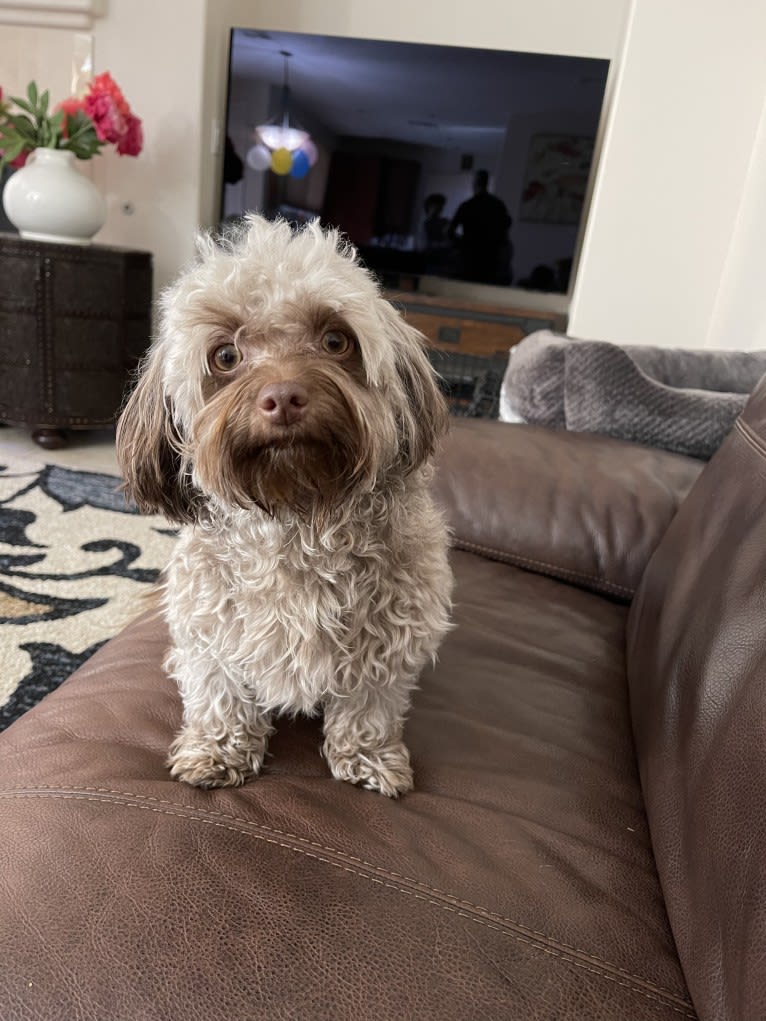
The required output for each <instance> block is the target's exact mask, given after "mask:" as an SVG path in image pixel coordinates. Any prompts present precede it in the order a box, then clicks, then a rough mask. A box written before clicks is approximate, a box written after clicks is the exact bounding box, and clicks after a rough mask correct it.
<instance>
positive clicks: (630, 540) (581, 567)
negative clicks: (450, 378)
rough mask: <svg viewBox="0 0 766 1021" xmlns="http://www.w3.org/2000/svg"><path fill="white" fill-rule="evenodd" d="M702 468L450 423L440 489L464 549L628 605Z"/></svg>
mask: <svg viewBox="0 0 766 1021" xmlns="http://www.w3.org/2000/svg"><path fill="white" fill-rule="evenodd" d="M702 465H703V462H701V461H698V460H695V459H694V458H691V457H685V456H683V455H680V454H670V453H667V452H666V451H663V450H653V449H651V448H648V447H641V446H639V445H638V444H635V443H625V442H623V441H620V440H614V439H611V438H609V437H606V436H597V435H593V434H586V433H582V434H580V433H567V432H561V431H558V430H554V429H546V428H542V427H539V426H528V425H509V424H507V423H505V422H496V421H485V420H481V419H452V420H451V426H450V435H449V436H448V437H447V438H446V440H445V442H444V445H443V448H442V451H441V456H440V458H439V464H438V471H437V476H436V480H435V484H434V490H435V495H436V498H437V500H438V501H439V503H440V504H441V506H442V507H443V508H444V510H445V512H446V515H447V520H448V522H449V525H450V527H451V529H452V534H453V541H454V545H455V546H456V547H457V548H458V549H464V550H468V551H469V552H471V553H479V554H481V555H483V556H486V557H489V558H490V559H493V560H500V561H502V562H504V563H508V564H514V565H515V566H516V567H523V568H525V569H527V570H530V571H534V572H535V573H537V574H546V575H549V576H550V577H553V578H558V579H560V580H562V581H567V582H569V583H570V584H572V585H578V586H580V587H581V588H586V589H590V590H591V591H593V592H599V593H602V594H604V595H609V596H612V597H613V598H615V599H618V600H620V601H621V602H626V603H628V602H630V600H631V599H632V598H633V594H634V591H635V589H636V586H637V585H638V583H639V581H640V579H641V576H642V574H643V572H644V569H645V567H646V564H647V562H648V560H649V557H650V556H651V554H652V553H653V552H654V549H655V547H656V546H657V543H658V542H659V541H660V538H661V537H662V535H663V533H664V532H665V529H666V528H667V527H668V524H669V523H670V521H671V519H672V517H673V515H674V514H675V513H676V510H677V509H678V506H679V504H680V503H681V501H682V500H683V498H684V497H685V496H686V494H687V493H688V491H689V489H690V488H691V486H692V483H693V482H694V481H695V479H696V478H697V476H698V475H699V473H700V471H701V469H702Z"/></svg>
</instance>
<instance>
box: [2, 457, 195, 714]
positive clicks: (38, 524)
mask: <svg viewBox="0 0 766 1021" xmlns="http://www.w3.org/2000/svg"><path fill="white" fill-rule="evenodd" d="M119 485H120V480H119V479H118V478H116V477H114V476H112V475H103V474H99V473H97V472H88V471H75V470H72V469H68V468H62V467H58V466H54V465H47V464H44V463H43V462H39V463H36V462H34V461H30V460H28V459H26V458H23V459H20V458H3V457H2V456H1V455H0V730H2V729H4V728H5V727H7V726H8V725H9V724H10V723H12V722H13V721H14V720H15V719H17V718H18V717H19V716H20V715H21V714H22V713H24V712H26V710H27V709H29V708H31V707H32V706H33V705H34V704H35V703H37V702H39V701H40V699H41V698H43V697H44V696H45V695H47V694H48V692H50V691H52V690H53V689H54V688H56V687H58V685H59V684H60V683H61V682H62V681H63V680H65V679H66V678H67V677H68V676H69V675H70V674H71V673H72V672H73V671H74V670H76V669H77V667H79V666H80V665H81V664H82V663H84V662H85V660H86V659H88V658H89V657H90V656H92V655H93V653H94V652H95V651H96V650H97V649H98V648H100V647H101V645H103V644H104V642H106V641H107V640H108V639H109V638H111V637H112V636H113V635H115V634H117V632H118V631H120V630H121V629H122V628H123V627H124V626H125V625H126V624H127V623H129V621H131V620H132V619H134V618H135V617H137V616H138V615H139V614H140V613H141V612H142V610H143V609H144V608H145V607H144V600H142V599H141V595H142V593H146V592H149V591H150V590H151V587H152V586H153V585H154V583H155V581H156V580H157V577H158V575H159V573H160V571H161V570H162V568H163V567H164V566H165V564H166V563H167V561H168V559H169V557H170V553H171V550H172V547H173V543H174V542H175V534H176V533H175V531H174V530H173V529H172V527H171V526H169V524H168V522H167V521H166V520H165V519H164V518H162V517H152V516H147V515H141V514H139V513H138V512H137V510H136V509H135V507H132V506H130V505H129V504H128V503H127V502H126V500H125V498H124V497H123V495H122V493H121V492H120V491H119Z"/></svg>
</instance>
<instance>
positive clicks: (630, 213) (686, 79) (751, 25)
mask: <svg viewBox="0 0 766 1021" xmlns="http://www.w3.org/2000/svg"><path fill="white" fill-rule="evenodd" d="M2 7H3V4H2V2H1V0H0V13H1V12H2ZM232 26H241V27H258V28H264V29H269V28H271V29H274V30H277V29H282V30H285V31H295V32H316V33H321V34H329V35H332V34H335V35H349V36H360V37H368V38H381V39H400V40H410V41H414V42H432V43H442V44H448V45H450V44H452V45H462V46H465V45H468V46H477V47H495V48H510V49H522V50H523V49H528V50H541V51H544V50H548V51H551V52H560V53H570V54H579V55H583V56H596V57H608V58H612V59H613V60H614V68H613V73H612V75H611V76H610V85H609V94H608V110H607V116H606V117H605V119H604V121H603V123H602V142H603V145H602V150H601V154H600V160H599V165H598V173H597V176H596V179H595V186H594V190H593V196H592V203H591V210H590V217H589V220H588V226H587V231H586V233H585V237H584V241H583V246H582V252H581V258H580V265H579V271H578V272H577V275H576V283H575V290H574V293H573V295H572V301H571V306H570V332H571V333H573V334H574V335H576V336H580V337H594V338H599V339H606V340H617V341H621V342H628V341H630V342H633V343H652V344H663V345H666V346H686V347H702V346H706V345H708V346H709V345H711V344H715V345H716V346H729V347H733V348H737V347H752V346H755V344H756V343H760V344H761V345H762V346H763V345H764V344H766V340H764V336H763V320H764V315H766V311H765V310H764V297H763V294H764V291H765V290H766V289H764V288H763V287H762V285H761V282H760V274H758V273H757V272H756V270H755V269H754V267H755V266H760V265H762V264H763V262H764V259H765V258H766V240H764V239H766V203H764V200H763V197H762V196H763V188H762V181H763V179H764V172H765V171H766V152H765V151H764V150H765V149H766V143H764V141H763V131H764V129H763V128H762V129H761V132H762V134H761V141H760V143H759V144H757V143H758V137H759V136H758V130H759V127H758V126H759V122H760V117H761V111H762V107H763V98H764V92H765V91H766V61H765V60H764V59H763V39H764V38H766V5H764V4H758V3H754V2H753V0H728V2H727V3H726V4H724V3H723V2H722V0H696V2H695V3H694V4H690V3H689V2H688V0H538V2H537V3H536V4H534V5H530V4H528V3H527V2H526V0H524V2H522V0H473V2H472V3H470V4H468V3H465V0H441V2H440V4H438V5H435V4H413V3H412V2H411V0H389V2H387V3H386V4H378V3H372V2H371V0H324V2H322V3H306V2H305V0H151V2H150V0H109V2H108V4H107V5H106V14H105V16H104V17H101V18H97V19H96V20H95V21H94V25H93V36H94V40H95V67H96V70H97V71H99V70H104V69H107V68H108V69H109V70H111V71H112V73H113V74H114V76H115V78H116V79H117V80H118V81H119V82H120V84H121V85H122V86H123V88H124V90H125V93H126V95H127V96H128V98H129V99H130V101H131V103H132V104H133V106H134V107H135V109H136V112H137V113H138V114H139V115H140V116H141V117H143V119H144V122H145V129H146V149H145V152H144V154H142V156H141V157H139V158H138V159H137V160H131V159H128V158H123V159H120V158H119V157H117V156H116V155H114V154H113V153H108V154H106V155H103V156H100V157H99V158H98V159H96V160H93V161H92V163H91V166H90V167H89V168H88V169H90V171H91V172H92V173H93V175H94V177H95V179H96V180H97V182H98V183H99V184H100V185H101V187H102V188H103V190H104V192H105V193H106V195H107V199H108V204H109V218H108V221H107V224H106V226H105V228H104V229H103V230H102V231H101V232H100V233H99V235H98V236H97V240H98V241H100V242H107V243H119V244H126V245H131V246H136V247H141V248H148V249H150V250H152V251H153V252H154V254H155V280H156V283H157V285H158V286H161V285H163V284H164V283H166V282H167V281H168V280H169V279H170V277H172V276H173V275H174V274H175V273H176V272H177V270H178V268H179V267H180V266H181V265H182V264H183V263H184V262H185V261H186V260H187V259H188V258H189V257H190V255H191V253H192V238H193V233H194V230H195V228H196V226H197V224H198V223H203V224H212V223H214V222H215V221H216V219H217V214H218V201H219V200H218V195H219V179H220V178H219V175H220V154H221V135H222V117H223V111H224V98H225V89H226V58H227V46H228V32H229V28H230V27H232ZM71 36H72V33H71V32H69V33H67V32H65V31H63V30H57V31H53V32H52V30H42V29H40V28H31V27H29V28H16V27H13V28H9V27H7V26H3V27H2V30H0V68H1V69H2V70H1V71H0V84H3V85H4V86H6V85H9V86H13V87H14V88H19V87H21V85H22V84H25V82H26V80H27V79H28V78H31V77H37V78H38V80H39V81H40V82H41V83H42V82H44V83H45V84H50V86H51V88H54V87H55V83H56V82H61V83H62V84H63V85H64V86H66V84H67V83H68V78H69V61H70V52H71V45H70V43H71ZM14 76H15V81H14ZM126 205H127V209H128V210H129V209H130V208H131V207H132V210H133V211H132V213H129V212H127V211H126Z"/></svg>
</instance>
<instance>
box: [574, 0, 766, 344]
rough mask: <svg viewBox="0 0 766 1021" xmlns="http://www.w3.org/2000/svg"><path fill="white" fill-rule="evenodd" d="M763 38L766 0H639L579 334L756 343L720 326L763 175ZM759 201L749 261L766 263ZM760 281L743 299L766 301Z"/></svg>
mask: <svg viewBox="0 0 766 1021" xmlns="http://www.w3.org/2000/svg"><path fill="white" fill-rule="evenodd" d="M764 40H766V4H762V3H754V2H753V0H728V2H727V3H723V2H722V0H695V3H694V4H693V5H692V4H689V3H685V2H683V0H635V2H634V4H633V10H632V17H631V20H630V23H629V25H628V28H627V32H626V38H625V46H624V51H623V54H622V58H621V61H620V70H619V75H618V80H617V83H616V92H615V97H614V104H613V109H612V115H611V118H610V123H609V126H608V130H607V134H606V138H605V144H604V149H603V152H602V156H601V162H600V167H599V172H598V179H597V186H596V193H595V195H594V199H593V203H592V206H591V212H590V217H589V221H588V226H587V232H586V237H585V244H584V247H583V252H582V258H581V262H580V271H579V274H578V276H577V281H576V285H575V290H574V296H573V301H572V304H571V307H570V332H572V333H573V334H574V335H575V336H579V337H592V338H596V339H605V340H609V339H614V340H619V341H621V342H625V343H634V344H660V345H662V346H676V345H681V346H685V347H705V346H709V345H710V344H711V343H713V342H714V343H715V344H717V345H719V346H724V345H725V346H731V347H741V346H743V345H748V342H749V340H750V338H749V337H742V336H741V335H737V334H736V333H735V332H734V331H733V330H732V329H730V328H729V327H728V325H727V324H726V323H724V322H722V321H720V320H719V322H718V325H717V327H716V329H715V330H714V329H713V315H714V310H715V306H716V300H717V296H718V293H719V289H720V287H721V284H722V281H723V277H724V271H725V268H726V265H727V263H728V262H729V261H730V260H732V264H736V262H737V251H738V249H740V248H741V247H742V245H743V244H747V243H748V242H747V240H746V238H745V237H744V236H743V235H742V234H740V235H737V234H735V227H736V224H737V219H738V214H739V210H740V204H741V202H742V199H743V194H744V193H745V192H746V190H747V189H748V187H755V184H754V183H751V184H750V185H749V184H748V182H749V181H751V182H754V180H755V178H754V176H751V175H755V174H756V173H757V171H756V169H755V166H754V165H753V164H752V163H751V160H752V159H753V155H754V151H755V143H756V137H757V132H758V124H759V119H760V115H761V110H762V106H763V98H764V94H766V49H765V48H764ZM762 173H763V159H762V160H761V163H760V174H761V175H762ZM759 187H760V189H762V188H763V176H760V185H759ZM753 206H754V212H757V214H758V216H759V218H760V223H759V226H758V228H757V231H758V234H757V237H755V236H754V234H753V232H752V231H751V232H750V238H751V242H750V248H751V259H758V261H759V262H760V263H761V264H762V263H763V260H764V257H765V256H766V240H765V239H766V216H764V206H763V203H761V204H760V207H759V209H757V210H756V209H755V206H756V203H755V202H754V203H753ZM761 292H762V286H761V285H760V284H756V281H755V280H753V281H752V284H751V285H750V286H746V287H743V289H742V292H741V294H740V296H739V300H740V301H741V302H743V303H745V304H747V303H748V302H751V301H756V302H758V304H759V305H760V308H761V309H763V304H762V300H763V299H762V297H761Z"/></svg>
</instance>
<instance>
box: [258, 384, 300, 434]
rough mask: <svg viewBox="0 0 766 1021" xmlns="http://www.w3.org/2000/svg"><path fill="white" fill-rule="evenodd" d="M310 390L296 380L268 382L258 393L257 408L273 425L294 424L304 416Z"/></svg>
mask: <svg viewBox="0 0 766 1021" xmlns="http://www.w3.org/2000/svg"><path fill="white" fill-rule="evenodd" d="M308 402H309V395H308V391H307V390H306V388H305V387H304V386H302V385H301V384H300V383H297V382H296V381H295V380H292V379H290V380H284V381H283V382H281V383H267V384H266V386H265V387H263V389H262V390H261V392H260V394H259V395H258V401H257V408H258V411H259V412H260V413H261V414H262V415H263V417H264V418H265V419H267V420H268V421H269V422H271V423H272V425H293V424H294V423H295V422H298V421H299V420H300V419H301V418H302V417H303V412H304V411H305V410H306V405H307V404H308Z"/></svg>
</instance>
